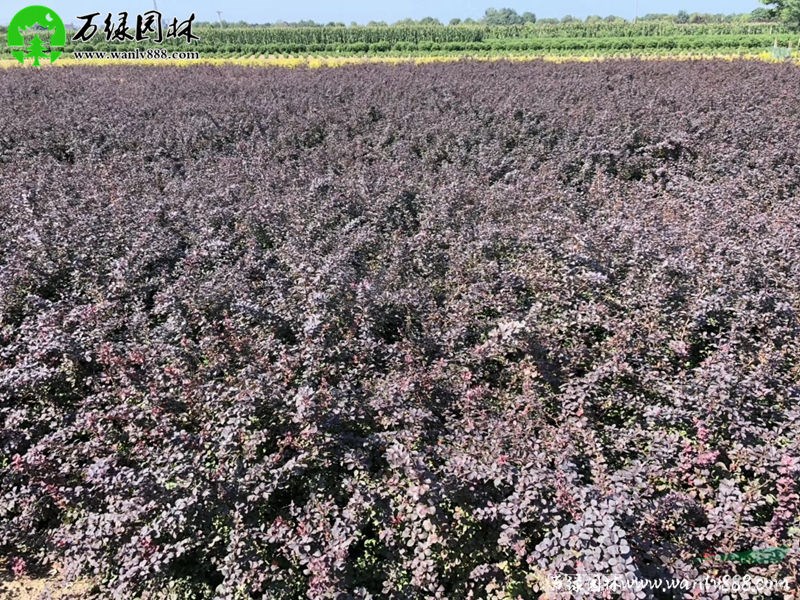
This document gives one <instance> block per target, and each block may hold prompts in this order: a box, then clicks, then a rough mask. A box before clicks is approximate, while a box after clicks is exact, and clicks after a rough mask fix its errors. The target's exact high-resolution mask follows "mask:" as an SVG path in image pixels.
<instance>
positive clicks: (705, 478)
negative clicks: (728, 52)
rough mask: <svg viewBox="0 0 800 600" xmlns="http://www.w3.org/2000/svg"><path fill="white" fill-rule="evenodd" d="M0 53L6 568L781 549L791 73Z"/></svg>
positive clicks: (95, 570) (131, 574)
mask: <svg viewBox="0 0 800 600" xmlns="http://www.w3.org/2000/svg"><path fill="white" fill-rule="evenodd" d="M0 80H2V84H3V85H2V86H0V123H2V126H1V129H0V423H2V425H1V426H0V446H1V447H2V459H0V460H2V461H3V462H2V463H0V467H2V470H0V556H5V557H6V558H8V559H9V564H11V563H13V564H14V565H15V569H16V570H18V571H19V570H20V569H22V570H24V568H27V567H26V565H27V566H30V568H33V567H35V566H36V565H43V564H47V563H48V562H51V561H54V560H58V561H61V562H62V563H63V564H66V565H67V566H68V567H69V568H70V569H71V570H72V572H74V573H78V572H80V573H83V574H88V575H95V576H96V578H97V580H98V581H100V582H101V583H102V584H103V585H104V588H103V590H102V592H101V595H104V596H103V597H108V595H109V594H111V593H113V594H115V596H114V597H117V598H130V597H134V596H135V595H136V594H140V593H144V592H154V591H159V590H165V589H172V590H174V591H175V593H176V594H178V596H177V597H182V598H184V597H185V598H190V597H197V598H203V597H210V596H212V595H215V597H218V598H242V597H243V596H242V595H241V594H243V593H244V594H245V596H248V595H250V596H252V597H253V598H260V597H266V598H287V599H290V600H295V599H296V598H300V597H304V596H307V597H309V598H367V597H370V595H371V596H372V597H382V598H423V597H431V598H433V597H436V598H483V597H486V595H487V594H488V592H487V591H486V590H487V589H488V588H487V585H488V586H490V587H491V586H492V585H494V586H495V588H496V589H500V590H508V591H509V592H510V593H512V594H514V595H518V596H520V597H522V598H533V597H537V596H538V594H537V593H536V591H535V589H536V583H535V576H536V574H537V573H551V574H567V573H575V572H602V573H619V574H625V575H627V576H639V577H650V578H657V577H662V578H678V577H697V576H698V575H702V574H710V573H714V572H717V573H720V574H726V573H727V574H734V573H737V572H739V573H743V572H744V571H745V570H746V569H748V567H747V566H745V567H742V566H741V565H735V564H732V563H726V564H719V563H715V562H713V561H708V560H706V561H703V560H701V558H702V556H703V555H704V554H706V553H711V554H720V553H730V552H736V551H741V550H747V549H750V548H754V547H758V548H764V547H790V548H791V549H792V550H791V551H790V553H789V556H788V557H787V558H786V559H785V560H784V561H783V562H781V563H779V564H776V565H772V566H757V567H753V568H749V570H748V571H747V572H749V573H751V574H762V575H767V576H770V577H792V578H796V577H797V569H798V548H799V546H800V530H799V529H798V527H799V526H800V523H799V522H798V513H800V498H799V497H798V489H799V488H800V448H799V447H798V445H799V444H800V442H798V431H800V403H799V402H798V400H800V389H799V387H798V386H799V384H798V381H799V379H800V343H799V340H800V335H799V334H800V325H799V323H798V315H797V311H798V307H800V218H798V214H800V210H799V209H800V196H799V195H798V194H800V162H799V161H798V158H799V155H800V146H798V140H800V103H798V100H797V90H798V89H800V71H798V70H797V69H796V68H794V67H791V66H778V65H765V64H751V63H744V62H739V63H722V62H699V63H669V62H663V63H639V62H608V63H598V64H585V65H578V64H573V65H560V66H559V65H550V64H541V63H537V64H524V65H523V64H504V63H496V64H471V63H460V64H451V65H436V66H425V67H411V66H401V67H388V66H362V67H352V68H343V69H338V70H320V71H305V70H296V71H288V70H266V69H265V70H250V69H236V68H225V69H218V68H211V67H197V68H185V69H170V68H163V69H157V70H156V69H147V68H104V69H93V68H87V69H52V70H46V71H43V72H32V71H30V70H22V69H20V70H12V71H6V72H4V73H2V76H1V77H0ZM492 582H494V583H492ZM237 593H238V594H239V595H237ZM648 593H649V592H648ZM192 594H194V596H192ZM591 596H592V595H591V594H589V596H587V597H591ZM153 597H156V596H153ZM158 597H160V596H158ZM515 597H516V596H515ZM623 597H629V596H624V595H623ZM630 597H633V596H632V595H631V596H630ZM641 597H644V595H641ZM658 597H671V596H668V595H662V596H658ZM676 597H677V596H676ZM704 597H713V595H708V596H704Z"/></svg>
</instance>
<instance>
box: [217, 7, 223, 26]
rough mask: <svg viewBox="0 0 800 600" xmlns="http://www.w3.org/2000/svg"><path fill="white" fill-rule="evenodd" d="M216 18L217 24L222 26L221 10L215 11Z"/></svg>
mask: <svg viewBox="0 0 800 600" xmlns="http://www.w3.org/2000/svg"><path fill="white" fill-rule="evenodd" d="M217 19H218V20H219V26H220V27H222V11H221V10H218V11H217Z"/></svg>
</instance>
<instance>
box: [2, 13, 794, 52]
mask: <svg viewBox="0 0 800 600" xmlns="http://www.w3.org/2000/svg"><path fill="white" fill-rule="evenodd" d="M194 33H195V34H196V35H197V36H198V37H199V38H200V40H199V41H196V42H194V43H192V44H191V45H187V44H186V43H185V40H184V39H180V40H175V39H170V40H166V41H165V43H164V44H163V46H164V47H166V48H168V49H173V50H196V51H199V52H200V53H201V54H202V55H203V56H206V57H213V56H241V55H252V54H255V55H258V54H308V53H312V54H361V53H372V54H386V53H392V54H406V53H417V52H422V53H430V52H438V53H442V52H459V53H473V54H474V53H482V52H528V53H537V54H553V53H559V52H572V53H575V52H584V53H595V54H609V53H613V52H615V51H627V52H642V53H645V52H648V51H653V50H661V51H675V50H678V51H681V50H686V51H689V50H691V51H694V52H702V51H706V52H712V53H719V52H741V51H753V50H756V51H757V50H764V49H766V48H769V47H770V46H772V45H773V44H775V43H779V44H781V45H784V46H793V47H795V48H796V47H798V46H800V40H799V39H798V37H797V35H796V34H794V33H792V32H790V31H789V30H788V29H787V28H786V27H785V26H783V25H781V24H778V23H755V22H752V23H737V22H733V23H705V24H693V23H685V24H680V23H669V22H663V21H641V22H638V23H628V22H625V21H621V22H618V21H613V22H603V21H600V22H591V23H583V22H566V23H557V24H548V23H536V24H531V23H527V24H525V25H511V26H504V25H478V24H472V25H468V24H467V25H454V26H446V27H445V26H441V25H425V24H412V25H398V26H353V27H340V26H313V27H312V26H305V27H283V26H275V27H259V26H251V27H209V26H200V27H197V28H196V29H195V30H194ZM71 38H72V36H71V35H70V36H68V42H67V46H66V52H67V53H71V52H73V51H115V50H119V51H122V50H131V49H136V48H141V49H144V48H146V47H153V45H152V44H150V45H144V44H142V43H139V44H137V43H135V42H118V41H112V42H107V41H106V39H105V34H104V33H103V32H102V29H101V31H100V32H99V33H98V34H97V35H95V36H94V37H93V38H92V39H91V40H90V41H89V42H73V41H72V39H71ZM6 46H7V44H6V40H5V34H0V52H2V53H5V54H4V55H5V56H10V55H9V54H8V48H7V47H6Z"/></svg>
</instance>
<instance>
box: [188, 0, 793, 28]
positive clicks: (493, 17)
mask: <svg viewBox="0 0 800 600" xmlns="http://www.w3.org/2000/svg"><path fill="white" fill-rule="evenodd" d="M761 1H762V2H763V3H764V4H766V5H768V6H769V7H770V8H757V9H755V10H754V11H753V12H751V13H741V14H723V13H699V12H693V13H689V12H687V11H685V10H680V11H678V12H677V13H674V14H672V13H649V14H646V15H644V16H640V17H638V19H637V20H638V21H647V22H665V23H678V24H692V23H696V24H703V23H737V22H739V23H748V22H751V23H766V22H773V21H780V20H782V21H785V22H792V21H793V20H794V22H796V23H800V0H761ZM626 21H627V19H625V18H623V17H618V16H616V15H609V16H601V15H589V16H588V17H586V18H585V19H579V18H578V17H574V16H572V15H565V16H564V17H561V18H560V19H554V18H542V19H539V18H537V17H536V15H535V14H534V13H532V12H527V11H526V12H523V13H522V14H519V13H518V12H517V11H516V10H514V9H513V8H488V9H486V12H485V13H484V15H483V17H482V18H480V19H470V18H468V19H459V18H454V19H450V21H448V23H447V25H451V26H458V25H526V24H529V25H534V24H538V25H556V24H560V23H602V22H605V23H623V22H626ZM199 24H202V25H206V26H217V27H219V26H223V27H347V26H348V25H347V24H346V23H344V22H340V21H331V22H328V23H318V22H316V21H308V20H305V21H295V22H287V21H276V22H274V23H263V24H254V23H247V22H245V21H237V22H231V21H225V20H222V21H215V22H206V23H199ZM349 25H350V26H357V25H358V23H355V22H351V23H350V24H349ZM367 25H368V26H370V27H390V26H394V27H404V26H407V27H412V26H420V25H422V26H426V25H427V26H441V27H444V26H445V23H443V22H442V21H440V20H439V19H436V18H434V17H424V18H422V19H402V20H400V21H396V22H394V23H387V22H386V21H370V22H369V23H367Z"/></svg>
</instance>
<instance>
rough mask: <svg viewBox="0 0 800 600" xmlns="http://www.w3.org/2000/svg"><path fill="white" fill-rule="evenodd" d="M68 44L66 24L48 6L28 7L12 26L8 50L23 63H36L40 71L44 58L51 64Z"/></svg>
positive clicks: (9, 30) (9, 33) (10, 24)
mask: <svg viewBox="0 0 800 600" xmlns="http://www.w3.org/2000/svg"><path fill="white" fill-rule="evenodd" d="M66 41H67V29H66V27H64V21H62V20H61V17H59V16H58V15H57V14H56V12H55V11H54V10H53V9H51V8H47V7H46V6H28V7H26V8H23V9H22V10H21V11H19V12H18V13H17V14H16V15H14V18H13V19H11V23H9V25H8V47H9V48H10V49H11V54H12V55H13V56H14V58H16V59H17V60H18V61H19V62H20V63H22V64H25V59H26V58H31V59H33V66H35V67H38V66H39V61H40V60H41V59H43V58H46V59H48V60H49V61H50V62H51V63H52V62H55V60H56V59H57V58H58V57H59V56H61V52H62V50H60V49H59V48H64V44H65V43H66Z"/></svg>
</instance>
